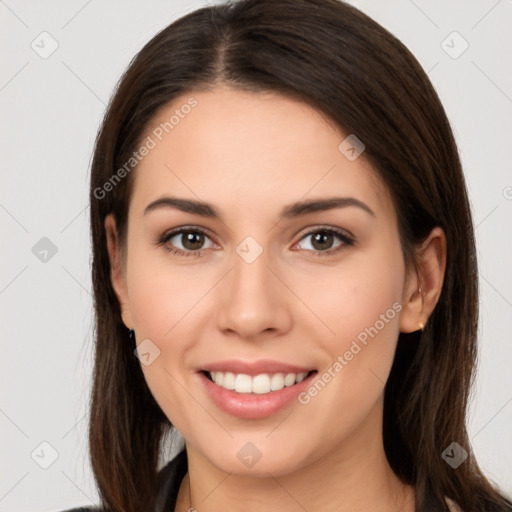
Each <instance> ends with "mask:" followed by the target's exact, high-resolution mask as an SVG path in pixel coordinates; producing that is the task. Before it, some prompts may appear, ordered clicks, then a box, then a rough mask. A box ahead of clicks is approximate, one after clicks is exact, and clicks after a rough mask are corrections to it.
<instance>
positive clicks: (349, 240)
mask: <svg viewBox="0 0 512 512" xmlns="http://www.w3.org/2000/svg"><path fill="white" fill-rule="evenodd" d="M183 233H201V234H203V235H205V236H206V237H208V238H210V239H211V237H210V236H209V235H208V233H207V232H206V231H204V230H203V229H201V228H198V227H193V228H192V227H182V228H179V229H176V230H174V231H170V232H169V233H165V234H164V235H162V237H161V238H160V239H159V240H158V242H157V246H164V245H165V244H166V243H167V242H168V241H169V240H170V239H171V238H173V237H175V236H176V235H180V234H183ZM315 233H327V234H332V235H335V236H336V237H338V239H340V240H341V241H342V242H343V243H342V244H341V245H339V246H338V247H336V248H335V249H328V250H326V251H318V250H316V251H315V250H309V249H306V250H307V252H310V253H311V254H312V255H314V256H319V257H322V256H332V255H333V254H336V253H338V252H339V251H340V250H342V249H343V248H344V247H347V246H348V247H350V246H353V245H354V243H355V238H353V237H351V236H349V235H347V234H346V233H344V232H342V231H340V230H337V229H334V228H331V227H329V228H327V227H325V228H324V227H317V228H315V229H313V230H311V231H308V232H307V233H304V234H303V235H302V237H301V238H300V240H302V239H304V238H306V237H308V236H310V235H314V234H315ZM166 250H167V251H168V252H172V253H173V254H174V255H176V256H185V257H196V258H199V257H200V256H201V255H202V254H203V251H204V250H206V249H199V250H195V251H183V250H182V249H177V248H167V247H166Z"/></svg>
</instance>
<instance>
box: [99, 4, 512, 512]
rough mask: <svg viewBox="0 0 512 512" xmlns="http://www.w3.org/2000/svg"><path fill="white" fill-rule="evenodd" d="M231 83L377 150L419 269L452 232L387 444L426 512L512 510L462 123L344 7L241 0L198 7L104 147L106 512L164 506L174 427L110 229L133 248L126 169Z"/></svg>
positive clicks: (109, 123)
mask: <svg viewBox="0 0 512 512" xmlns="http://www.w3.org/2000/svg"><path fill="white" fill-rule="evenodd" d="M219 84H227V85H229V86H231V87H235V88H238V89H241V90H248V91H274V92H280V93H282V94H284V95H286V96H288V97H292V98H296V99H298V100H301V101H304V102H307V103H308V104H310V105H312V106H313V107H315V108H317V109H318V110H320V111H322V112H323V113H325V114H326V115H327V116H328V117H329V118H330V119H332V120H333V121H334V122H335V123H337V124H338V125H339V126H340V127H342V128H343V130H344V131H345V132H346V133H353V134H355V135H356V136H357V137H358V138H359V139H360V140H362V141H363V142H364V144H365V146H366V149H365V153H364V156H365V157H366V158H367V159H368V161H369V162H370V163H371V164H372V166H373V167H374V169H375V171H376V172H377V173H378V175H379V176H380V177H381V178H382V179H383V181H384V182H385V183H386V184H387V187H388V188H389V190H390V192H391V194H392V197H393V200H394V204H395V208H396V211H397V215H398V224H399V225H398V227H399V233H400V240H401V245H402V250H403V254H404V259H405V261H406V264H407V265H408V266H414V265H415V259H414V254H415V253H414V248H415V246H416V244H418V243H420V242H421V241H422V240H424V238H425V237H426V236H427V235H428V234H429V233H430V231H431V230H432V228H434V227H435V226H440V227H441V228H442V229H443V230H444V233H445V235H446V238H447V264H446V272H445V280H444V284H443V289H442V293H441V296H440V298H439V302H438V304H437V306H436V308H435V309H434V311H433V313H432V315H431V317H430V318H429V320H428V322H427V325H426V327H425V329H424V331H423V332H422V333H421V335H420V334H417V333H415V334H400V336H399V340H398V346H397V351H396V355H395V361H394V364H393V368H392V370H391V375H390V377H389V380H388V383H387V385H386V391H385V405H384V424H383V433H384V446H385V450H386V454H387V457H388V460H389V462H390V465H391V467H392V468H393V470H394V471H395V473H396V474H397V475H398V476H399V477H400V478H401V479H402V480H403V481H404V482H406V483H409V484H411V485H413V486H415V488H416V493H417V503H416V508H417V510H418V511H421V512H424V511H426V510H427V509H429V510H431V509H430V508H429V507H435V508H436V510H447V508H446V505H445V502H444V498H445V497H448V498H450V499H452V500H453V501H455V502H456V503H457V504H458V505H459V506H460V507H461V508H462V510H463V511H464V512H470V511H482V510H485V511H487V512H490V511H496V512H498V511H505V510H507V509H508V510H510V508H508V507H510V505H511V504H510V503H509V502H508V501H506V500H505V498H503V497H502V496H500V494H499V492H498V491H497V490H496V489H495V488H494V487H493V486H492V485H491V484H490V483H489V482H488V481H487V479H486V478H485V476H484V474H483V473H482V471H481V470H480V469H479V467H478V465H477V463H476V461H475V458H474V456H473V453H472V451H471V447H470V444H469V439H468V434H467V431H466V425H465V421H466V419H465V418H466V406H467V402H468V394H469V391H470V386H471V384H472V380H473V376H474V368H475V359H476V336H477V320H478V274H477V262H476V254H475V240H474V233H473V223H472V218H471V213H470V207H469V203H468V197H467V191H466V184H465V180H464V176H463V172H462V168H461V163H460V160H459V156H458V151H457V147H456V144H455V141H454V138H453V135H452V131H451V128H450V125H449V122H448V120H447V117H446V114H445V111H444V109H443V107H442V105H441V103H440V100H439V98H438V96H437V94H436V92H435V90H434V88H433V87H432V85H431V83H430V81H429V79H428V77H427V75H426V74H425V72H424V71H423V70H422V68H421V66H420V65H419V64H418V62H417V61H416V59H415V58H414V57H413V56H412V55H411V53H410V52H409V51H408V50H407V49H406V48H405V46H404V45H403V44H402V43H400V42H399V41H398V40H397V39H396V38H395V37H394V36H393V35H392V34H390V33H389V32H388V31H387V30H385V29H384V28H383V27H381V26H380V25H379V24H377V23H376V22H374V21H373V20H372V19H370V18H369V17H368V16H366V15H364V14H363V13H361V12H360V11H358V10H357V9H355V8H353V7H351V6H349V5H346V4H344V3H342V2H339V1H337V0H241V1H236V2H228V3H226V4H222V5H215V6H212V7H205V8H201V9H198V10H196V11H194V12H192V13H190V14H187V15H186V16H184V17H182V18H180V19H178V20H177V21H175V22H173V23H172V24H171V25H169V26H168V27H167V28H165V29H164V30H162V31H161V32H159V33H158V34H157V35H156V36H155V37H154V38H153V39H152V40H151V41H149V42H148V43H147V44H146V45H145V47H144V48H143V49H142V50H141V51H140V52H139V53H138V54H137V55H136V57H135V58H134V59H133V60H132V62H131V63H130V65H129V67H128V69H127V70H126V72H125V73H124V75H123V76H122V78H121V80H120V82H119V84H118V86H117V88H116V91H115V93H114V95H113V97H112V99H111V102H110V104H109V107H108V110H107V112H106V115H105V118H104V121H103V124H102V126H101V128H100V131H99V133H98V137H97V139H96V145H95V151H94V156H93V162H92V170H91V188H90V212H91V236H92V250H93V262H92V281H93V288H94V305H95V314H96V315H95V350H96V352H95V366H94V379H93V389H92V398H91V400H92V404H91V415H90V425H89V444H90V456H91V463H92V469H93V472H94V476H95V479H96V483H97V486H98V489H99V493H100V497H101V500H102V506H103V507H104V509H105V510H108V511H113V512H140V511H141V510H150V509H151V507H152V504H153V503H154V494H155V489H156V483H157V471H158V462H159V456H160V454H161V450H162V443H163V439H164V438H165V434H166V433H168V432H170V431H171V428H172V425H171V424H170V422H169V420H168V418H167V417H166V416H165V415H164V413H163V412H162V410H161V409H160V407H159V406H158V405H157V403H156V401H155V400H154V398H153V396H152V394H151V392H150V390H149V388H148V386H147V384H146V382H145V379H144V376H143V373H142V371H141V367H140V363H139V361H138V359H137V358H136V357H135V355H134V349H135V341H134V340H133V339H132V338H130V337H129V335H128V330H127V329H126V327H125V326H124V324H123V322H122V320H121V315H120V308H119V303H118V301H117V298H116V295H115V293H114V290H113V288H112V284H111V280H110V265H109V259H108V253H107V244H106V237H105V230H104V219H105V217H106V215H107V214H109V213H113V214H114V216H115V218H116V222H117V227H118V236H119V239H120V243H121V247H122V248H123V247H124V244H125V241H126V232H127V213H128V207H129V201H130V196H131V187H132V183H133V174H134V173H135V172H136V166H134V168H133V170H131V169H127V168H126V165H125V164H126V162H128V161H129V160H130V158H131V156H132V155H133V152H134V150H136V149H137V147H138V146H137V145H138V144H140V140H141V137H142V136H143V134H144V130H145V129H146V128H147V127H148V126H149V122H150V121H151V120H152V118H153V116H154V115H155V114H156V112H157V110H158V109H160V108H161V107H163V106H165V105H166V104H168V103H169V102H170V101H172V100H173V99H174V98H175V97H177V96H178V95H182V94H184V93H186V92H191V91H198V90H208V89H211V88H213V87H215V86H216V85H219ZM123 166H125V167H124V169H125V172H124V173H123V172H119V169H121V168H123ZM107 184H110V185H107ZM452 442H457V443H458V444H459V445H461V446H462V447H463V448H464V449H465V450H466V451H467V452H468V453H469V457H468V459H467V460H466V461H465V462H464V463H462V464H461V465H460V466H459V467H458V468H457V469H453V468H452V467H451V466H450V465H448V464H447V463H446V462H445V460H443V458H442V456H441V455H442V452H443V450H445V448H446V447H448V446H449V445H450V444H451V443H452ZM507 503H508V505H507Z"/></svg>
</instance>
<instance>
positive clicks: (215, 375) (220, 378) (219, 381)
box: [211, 372, 224, 386]
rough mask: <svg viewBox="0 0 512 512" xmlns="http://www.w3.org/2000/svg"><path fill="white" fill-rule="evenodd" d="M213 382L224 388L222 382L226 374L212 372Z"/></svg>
mask: <svg viewBox="0 0 512 512" xmlns="http://www.w3.org/2000/svg"><path fill="white" fill-rule="evenodd" d="M211 375H212V379H213V382H215V384H218V385H219V386H222V381H223V380H224V374H223V373H222V372H211Z"/></svg>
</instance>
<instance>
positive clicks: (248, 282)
mask: <svg viewBox="0 0 512 512" xmlns="http://www.w3.org/2000/svg"><path fill="white" fill-rule="evenodd" d="M240 254H241V255H242V256H240ZM272 266H273V267H275V265H272ZM277 274H278V272H277V271H276V269H275V268H271V262H270V258H268V257H267V253H266V252H265V251H263V252H262V253H261V254H259V256H257V257H256V259H254V260H253V261H251V258H246V257H245V255H244V253H243V252H240V253H235V254H233V258H232V267H231V271H230V272H229V273H228V275H227V276H226V278H225V279H224V280H223V284H222V288H221V291H220V297H219V306H218V309H217V325H218V327H219V329H220V330H222V331H223V332H225V333H226V332H231V333H236V334H237V335H238V336H239V337H240V338H243V339H250V340H256V339H257V338H259V337H262V336H268V335H273V336H276V335H279V334H283V333H285V332H287V331H288V330H289V329H290V328H291V323H292V322H291V312H290V310H289V304H291V301H290V297H289V294H290V292H289V291H288V290H287V288H286V286H285V285H284V284H283V282H282V281H281V280H280V279H279V278H278V276H277ZM263 333H266V334H263Z"/></svg>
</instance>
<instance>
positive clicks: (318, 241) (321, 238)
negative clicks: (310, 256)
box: [313, 231, 332, 249]
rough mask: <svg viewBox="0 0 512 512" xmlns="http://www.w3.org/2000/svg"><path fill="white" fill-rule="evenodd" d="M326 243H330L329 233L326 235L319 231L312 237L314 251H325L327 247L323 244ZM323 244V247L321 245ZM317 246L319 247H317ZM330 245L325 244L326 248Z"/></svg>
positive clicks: (330, 235) (330, 236)
mask: <svg viewBox="0 0 512 512" xmlns="http://www.w3.org/2000/svg"><path fill="white" fill-rule="evenodd" d="M326 241H327V242H330V241H332V234H331V233H327V232H326V231H319V232H318V233H316V234H315V235H314V236H313V246H314V247H315V248H316V249H326V248H328V247H326V245H325V243H326ZM322 244H324V245H322ZM317 245H320V246H319V247H317ZM329 245H330V244H329V243H327V246H329Z"/></svg>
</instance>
